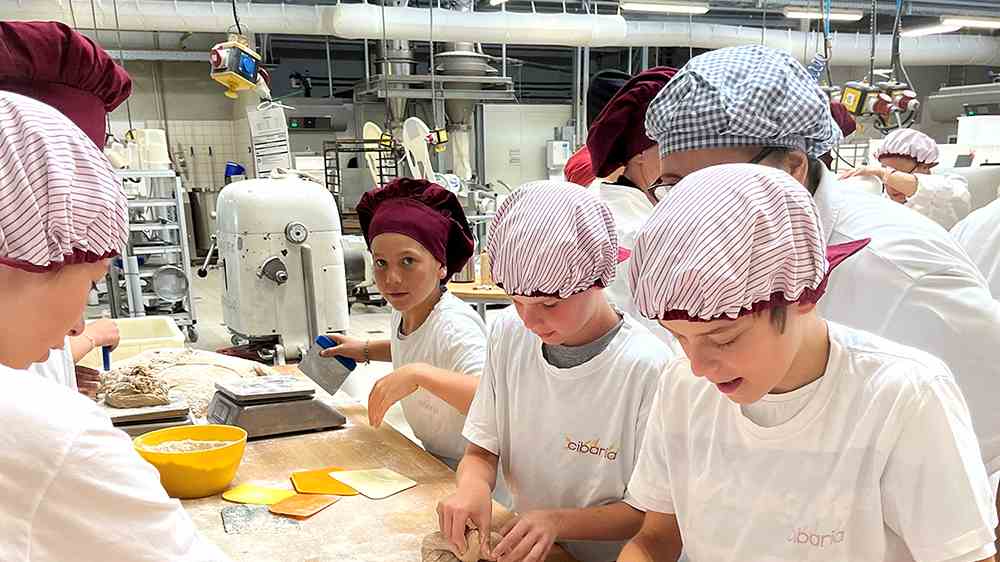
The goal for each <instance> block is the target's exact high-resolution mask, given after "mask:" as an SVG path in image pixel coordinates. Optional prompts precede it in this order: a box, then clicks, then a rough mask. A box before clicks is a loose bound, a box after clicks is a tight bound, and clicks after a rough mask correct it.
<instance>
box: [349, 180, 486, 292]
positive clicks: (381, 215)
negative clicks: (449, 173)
mask: <svg viewBox="0 0 1000 562" xmlns="http://www.w3.org/2000/svg"><path fill="white" fill-rule="evenodd" d="M357 211H358V220H359V221H360V222H361V231H362V233H364V235H365V241H366V242H368V247H369V248H370V247H371V245H372V240H374V239H375V237H376V236H378V235H379V234H385V233H387V232H392V233H395V234H402V235H403V236H409V237H410V238H412V239H414V240H416V241H417V242H418V243H420V245H421V246H423V247H424V248H426V249H427V251H428V252H430V253H431V255H432V256H434V259H436V260H437V261H438V262H440V263H441V264H443V265H444V266H445V268H446V269H447V270H448V277H449V278H450V277H451V276H452V275H453V274H454V273H455V272H457V271H459V270H461V269H462V268H463V267H465V263H466V262H468V261H469V258H470V257H472V252H473V247H474V244H473V242H472V229H471V228H470V227H469V221H468V220H466V218H465V211H463V210H462V205H461V204H460V203H459V202H458V198H457V197H455V194H454V193H452V192H450V191H448V190H447V189H445V188H443V187H441V186H440V185H438V184H436V183H431V182H429V181H427V180H414V179H410V178H399V179H396V180H393V181H391V182H389V183H387V184H386V185H385V186H384V187H380V188H376V189H373V190H371V191H369V192H367V193H365V194H364V195H362V196H361V201H359V202H358V206H357ZM445 280H446V281H447V279H445Z"/></svg>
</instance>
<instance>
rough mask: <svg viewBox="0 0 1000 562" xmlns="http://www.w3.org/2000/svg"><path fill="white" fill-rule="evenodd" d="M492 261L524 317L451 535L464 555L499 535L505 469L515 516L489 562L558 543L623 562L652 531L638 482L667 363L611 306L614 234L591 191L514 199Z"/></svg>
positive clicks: (448, 503) (542, 192)
mask: <svg viewBox="0 0 1000 562" xmlns="http://www.w3.org/2000/svg"><path fill="white" fill-rule="evenodd" d="M487 251H488V253H489V255H490V258H491V262H492V265H493V268H492V271H493V278H494V280H495V281H496V282H497V284H498V285H500V286H501V287H502V288H503V289H504V290H505V291H506V292H507V293H508V294H510V295H511V296H512V298H513V301H514V306H513V307H511V308H509V309H507V310H506V311H504V313H503V314H501V315H500V317H498V318H497V319H496V321H495V322H494V325H493V327H492V329H491V331H490V338H489V350H488V353H487V363H486V368H485V370H484V373H483V379H482V381H480V384H479V389H478V390H477V392H476V398H475V401H474V402H473V405H472V408H471V409H470V410H469V417H468V420H467V421H466V424H465V431H464V435H465V437H466V438H468V440H469V442H470V444H469V446H468V448H467V449H466V453H465V456H464V457H463V459H462V463H461V465H460V466H459V470H458V491H457V493H456V494H455V495H453V496H451V497H449V498H448V499H446V500H444V501H443V502H442V503H441V504H440V505H439V506H438V514H439V523H440V527H441V531H442V533H444V534H445V535H446V536H447V537H448V538H449V540H451V541H452V543H453V544H454V545H455V547H456V550H457V551H459V552H464V551H465V549H466V547H467V545H466V544H465V529H466V526H467V525H468V524H470V523H471V524H472V525H475V526H476V527H477V528H480V529H483V528H490V523H491V519H492V510H491V502H490V492H491V489H492V488H493V486H494V482H495V479H496V475H497V467H498V466H501V465H502V469H503V475H504V477H505V478H506V481H507V485H508V486H509V488H510V491H511V494H512V496H513V508H514V511H515V512H516V513H517V516H516V517H515V518H514V519H513V520H512V521H511V522H510V523H508V524H507V525H506V526H505V527H504V528H503V529H500V532H501V534H502V535H503V536H504V538H503V540H502V541H501V542H500V543H499V544H498V545H496V547H495V549H493V550H492V552H491V553H490V554H491V555H492V556H494V557H499V559H501V560H528V561H541V560H544V559H545V556H546V554H547V553H548V552H549V550H550V549H551V548H552V545H553V544H554V543H555V542H558V543H560V544H562V545H563V546H565V547H566V548H567V549H568V550H569V551H570V553H571V554H573V555H574V556H575V557H576V558H577V559H578V560H581V561H582V562H608V561H610V560H614V559H615V557H616V556H617V555H618V552H619V551H620V550H621V547H622V544H623V542H624V541H625V540H627V539H628V538H629V537H631V536H632V535H633V534H634V533H636V532H637V531H638V529H639V525H640V523H641V521H642V513H641V512H640V511H639V510H638V509H636V507H634V505H633V503H634V502H633V501H632V499H631V496H630V494H629V492H628V489H627V482H628V478H629V476H630V474H631V472H632V469H633V466H634V463H635V460H636V458H637V455H638V447H639V444H640V443H641V440H642V436H643V432H644V430H645V425H646V418H647V417H648V414H649V407H650V403H651V400H652V397H653V392H654V388H655V387H656V383H657V380H658V379H659V377H660V374H661V373H662V371H663V368H664V366H665V365H666V363H667V361H668V360H669V358H670V352H669V350H668V348H667V347H666V345H665V344H663V343H662V342H660V341H659V340H658V339H656V338H655V337H654V336H653V335H652V334H650V333H649V332H648V330H646V329H645V328H643V327H642V326H641V325H639V323H638V322H636V321H635V320H634V319H632V318H629V317H628V316H625V315H623V314H622V313H620V312H619V311H618V310H616V309H615V308H613V307H612V306H611V305H610V304H609V303H608V300H607V298H606V297H605V295H604V291H603V288H604V287H607V286H608V284H609V283H610V282H611V280H612V279H613V278H614V273H615V266H616V264H617V258H618V242H617V236H616V234H615V226H614V221H613V219H612V218H611V213H610V211H609V210H608V208H607V206H606V205H605V204H604V203H602V202H601V201H600V200H599V199H597V198H596V197H595V196H594V195H593V194H592V193H590V192H588V191H587V190H586V189H584V188H581V187H579V186H577V185H574V184H569V183H565V182H533V183H530V184H527V185H525V186H523V187H522V188H520V189H519V190H517V191H515V192H514V193H513V194H512V195H510V196H509V197H508V198H507V199H506V200H505V201H504V202H503V204H502V205H501V206H500V209H499V210H498V211H497V214H496V217H495V218H494V220H493V223H492V227H491V234H490V240H489V243H488V248H487ZM483 535H484V536H485V535H486V534H485V533H484V534H483Z"/></svg>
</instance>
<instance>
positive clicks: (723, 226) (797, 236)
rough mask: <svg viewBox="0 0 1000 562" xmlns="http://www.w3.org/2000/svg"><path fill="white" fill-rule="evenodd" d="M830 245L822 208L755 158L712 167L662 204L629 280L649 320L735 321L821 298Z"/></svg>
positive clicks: (640, 241)
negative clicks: (779, 306) (774, 305)
mask: <svg viewBox="0 0 1000 562" xmlns="http://www.w3.org/2000/svg"><path fill="white" fill-rule="evenodd" d="M825 251H826V244H825V238H824V236H823V231H822V227H821V225H820V220H819V213H818V211H817V209H816V204H815V203H814V202H813V198H812V196H811V195H810V194H809V192H808V191H807V190H806V189H805V188H804V187H802V185H801V184H800V183H798V182H797V181H796V180H795V179H794V178H792V177H791V176H789V175H788V174H786V173H785V172H783V171H780V170H777V169H774V168H769V167H765V166H758V165H754V164H727V165H722V166H713V167H710V168H706V169H704V170H701V171H698V172H695V173H693V174H691V175H689V176H687V177H685V178H684V179H683V180H681V182H680V183H678V184H677V185H676V186H674V188H673V189H672V190H671V192H670V197H668V198H667V199H665V200H663V201H661V202H660V204H659V205H657V207H656V210H655V211H654V212H653V215H652V216H651V217H650V219H649V221H648V222H647V223H646V225H645V226H644V227H643V228H642V230H641V231H640V233H639V236H638V237H637V239H636V243H635V248H634V249H633V251H632V263H631V267H630V270H629V283H630V285H631V287H632V293H633V295H634V298H635V302H636V305H637V307H638V309H639V311H640V313H642V315H643V316H646V317H648V318H659V319H664V320H674V319H685V320H713V319H718V318H731V319H732V318H737V317H739V316H741V315H742V314H745V313H747V312H750V311H756V310H760V309H763V308H767V307H769V306H771V304H772V303H790V302H800V301H808V302H816V301H817V300H818V299H819V297H820V296H821V295H822V293H823V290H824V288H825V279H826V275H827V269H828V265H829V264H828V261H827V257H826V253H825Z"/></svg>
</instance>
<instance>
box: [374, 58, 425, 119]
mask: <svg viewBox="0 0 1000 562" xmlns="http://www.w3.org/2000/svg"><path fill="white" fill-rule="evenodd" d="M378 50H379V57H378V58H377V59H376V61H375V64H376V66H377V68H378V73H379V74H382V75H383V76H410V75H412V74H413V69H414V67H415V66H416V64H417V61H416V60H415V59H414V58H413V51H412V50H410V42H409V41H402V40H392V41H387V42H386V43H385V45H384V46H383V45H382V44H379V47H378ZM407 88H408V86H407V85H406V84H394V85H392V86H391V89H395V90H405V89H407ZM406 101H407V100H406V98H405V97H390V98H389V99H388V103H387V104H386V106H387V107H388V111H389V115H387V116H386V117H388V119H389V123H390V125H391V127H392V129H399V128H400V127H401V126H402V123H403V120H404V119H406Z"/></svg>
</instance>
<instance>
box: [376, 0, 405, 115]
mask: <svg viewBox="0 0 1000 562" xmlns="http://www.w3.org/2000/svg"><path fill="white" fill-rule="evenodd" d="M387 1H388V0H382V2H381V4H380V5H381V12H382V72H381V74H382V83H383V84H385V128H386V129H388V130H389V132H390V133H391V132H392V103H390V101H389V90H390V88H389V74H390V66H389V38H388V33H387V32H386V29H385V3H386V2H387ZM400 117H402V115H400Z"/></svg>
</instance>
